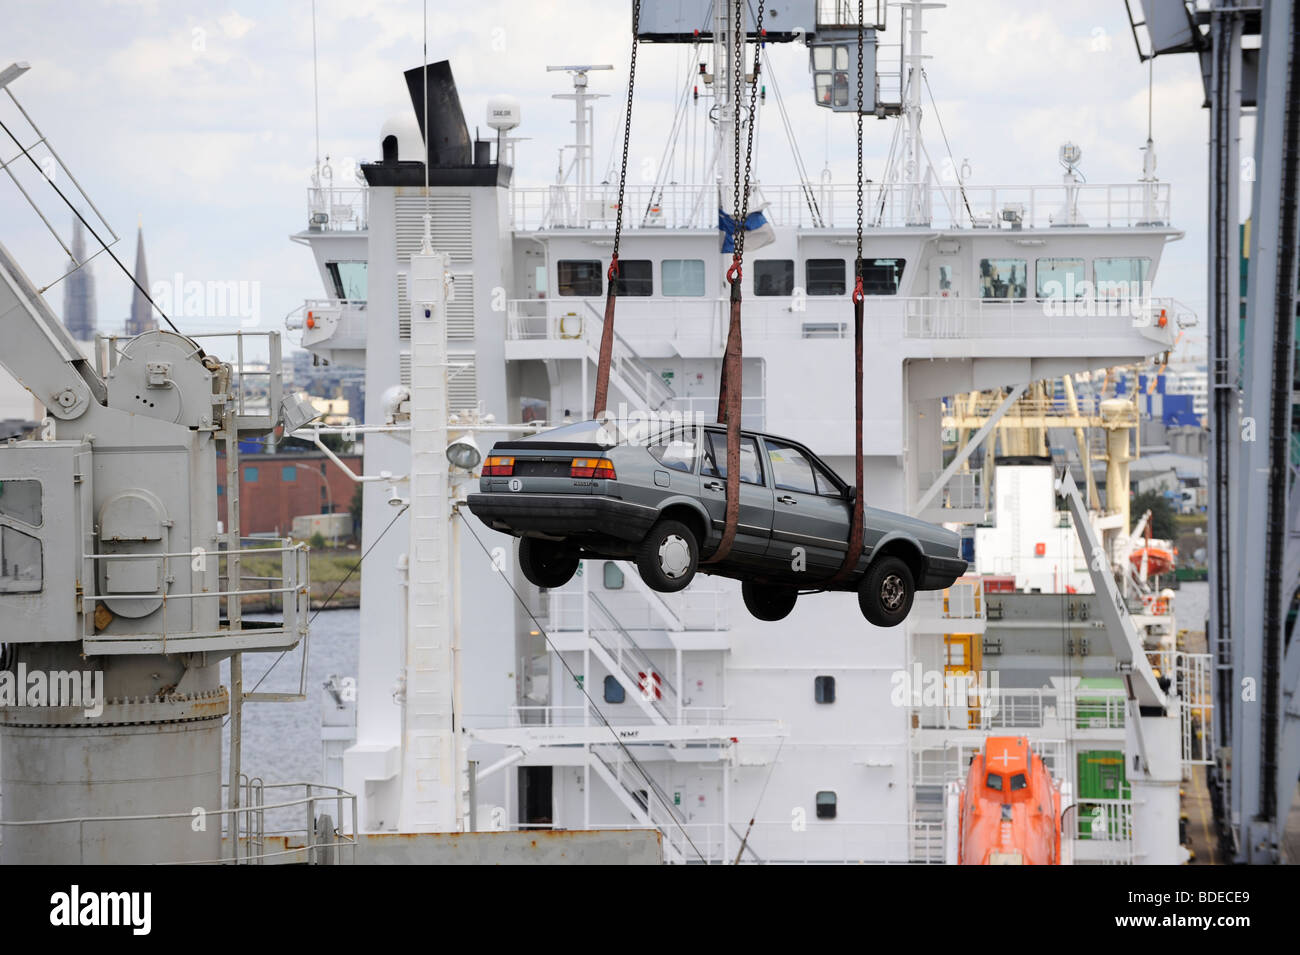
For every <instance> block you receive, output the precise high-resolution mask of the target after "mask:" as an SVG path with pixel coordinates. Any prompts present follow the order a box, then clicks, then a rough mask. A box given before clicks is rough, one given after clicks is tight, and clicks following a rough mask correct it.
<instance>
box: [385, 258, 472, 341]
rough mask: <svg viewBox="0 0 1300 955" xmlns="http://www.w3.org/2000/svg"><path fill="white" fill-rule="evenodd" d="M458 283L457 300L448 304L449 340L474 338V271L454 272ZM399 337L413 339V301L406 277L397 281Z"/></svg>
mask: <svg viewBox="0 0 1300 955" xmlns="http://www.w3.org/2000/svg"><path fill="white" fill-rule="evenodd" d="M452 278H453V279H454V280H455V283H456V300H455V301H454V302H451V303H449V304H448V305H447V341H449V342H472V341H473V340H474V273H473V272H452ZM397 337H398V339H400V340H401V341H404V342H409V341H410V340H411V302H410V300H409V299H408V298H407V294H406V277H405V276H402V277H400V279H399V281H398V283H397Z"/></svg>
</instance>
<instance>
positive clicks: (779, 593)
mask: <svg viewBox="0 0 1300 955" xmlns="http://www.w3.org/2000/svg"><path fill="white" fill-rule="evenodd" d="M740 596H741V597H742V598H743V599H744V601H745V609H746V610H748V611H749V612H750V614H751V615H752V616H753V617H754V619H756V620H766V621H767V622H769V623H774V622H776V621H777V620H784V619H785V618H786V617H788V616H790V611H791V610H793V609H794V604H795V601H796V600H798V599H799V591H797V590H795V589H794V588H793V587H772V586H767V585H764V584H760V583H757V582H755V581H752V580H747V581H745V582H744V583H742V584H741V585H740Z"/></svg>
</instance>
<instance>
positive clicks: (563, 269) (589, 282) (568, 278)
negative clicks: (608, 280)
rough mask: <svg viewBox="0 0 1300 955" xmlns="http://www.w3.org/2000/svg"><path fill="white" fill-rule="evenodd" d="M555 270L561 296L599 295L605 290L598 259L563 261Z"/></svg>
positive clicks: (556, 265) (558, 263) (556, 264)
mask: <svg viewBox="0 0 1300 955" xmlns="http://www.w3.org/2000/svg"><path fill="white" fill-rule="evenodd" d="M555 269H556V276H557V283H556V284H557V287H558V288H559V292H560V294H561V295H599V294H600V293H601V292H602V291H603V290H604V286H603V284H602V282H601V278H600V276H601V263H600V261H599V260H598V259H561V260H560V261H558V262H556V263H555Z"/></svg>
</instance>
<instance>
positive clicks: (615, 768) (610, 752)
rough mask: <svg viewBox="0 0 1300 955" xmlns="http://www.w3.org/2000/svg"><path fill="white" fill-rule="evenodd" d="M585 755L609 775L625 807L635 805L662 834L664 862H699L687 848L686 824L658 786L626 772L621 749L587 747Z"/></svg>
mask: <svg viewBox="0 0 1300 955" xmlns="http://www.w3.org/2000/svg"><path fill="white" fill-rule="evenodd" d="M587 752H588V754H589V755H590V756H591V757H593V758H594V759H595V760H596V763H597V764H599V766H601V767H603V768H604V770H605V771H606V772H607V773H609V775H610V776H611V777H612V779H613V783H614V784H615V785H616V786H618V787H620V788H621V789H622V790H623V792H624V795H625V797H626V799H627V800H628V804H629V807H630V806H632V805H635V806H639V807H640V809H641V814H642V815H643V817H644V818H645V821H646V822H647V823H649V825H651V826H653V827H654V828H656V829H658V830H659V832H660V833H661V834H662V835H663V845H664V858H665V860H666V861H668V862H675V863H681V862H692V861H700V860H699V859H698V857H697V852H698V850H697V849H696V848H695V847H692V846H691V845H690V840H689V839H688V838H687V834H688V829H687V825H688V824H687V822H686V819H685V818H684V817H683V816H682V814H681V811H680V810H679V809H678V808H677V807H676V806H674V805H673V804H672V803H670V802H669V801H668V800H667V799H666V798H665V793H664V792H663V790H662V789H661V788H660V787H659V786H657V785H652V784H651V783H648V782H647V781H646V779H645V778H644V777H643V776H642V775H641V773H639V772H638V773H637V774H636V775H631V774H630V773H629V772H628V770H627V768H626V767H627V763H628V761H627V759H626V758H625V756H624V751H623V748H622V747H621V746H614V745H612V744H610V745H603V746H590V747H588V748H587ZM643 787H644V788H643Z"/></svg>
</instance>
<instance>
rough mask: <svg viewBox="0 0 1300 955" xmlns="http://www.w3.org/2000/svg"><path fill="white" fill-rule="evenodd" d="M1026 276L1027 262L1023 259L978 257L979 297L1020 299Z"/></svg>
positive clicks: (1022, 296)
mask: <svg viewBox="0 0 1300 955" xmlns="http://www.w3.org/2000/svg"><path fill="white" fill-rule="evenodd" d="M1028 276H1029V263H1028V262H1026V261H1025V260H1024V259H980V298H985V299H992V300H994V301H1004V302H1011V301H1021V300H1023V299H1024V297H1025V292H1026V290H1027V287H1028V283H1027V279H1028Z"/></svg>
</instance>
